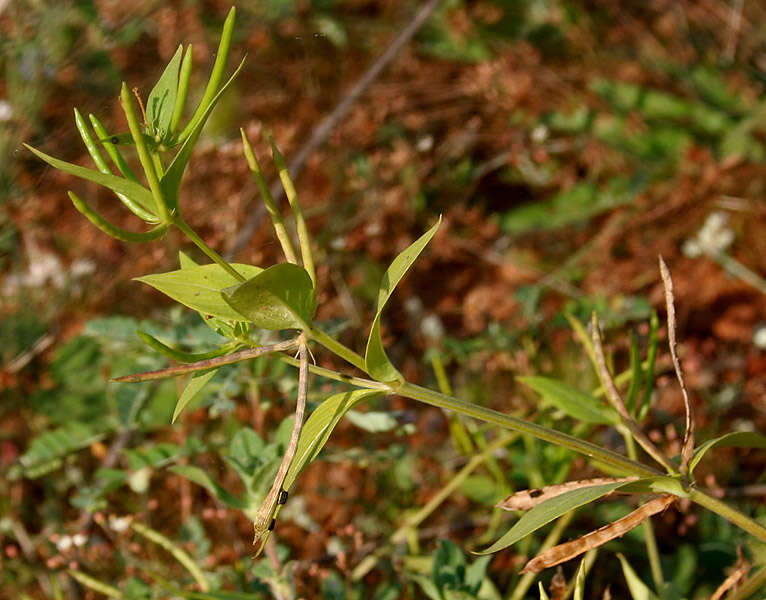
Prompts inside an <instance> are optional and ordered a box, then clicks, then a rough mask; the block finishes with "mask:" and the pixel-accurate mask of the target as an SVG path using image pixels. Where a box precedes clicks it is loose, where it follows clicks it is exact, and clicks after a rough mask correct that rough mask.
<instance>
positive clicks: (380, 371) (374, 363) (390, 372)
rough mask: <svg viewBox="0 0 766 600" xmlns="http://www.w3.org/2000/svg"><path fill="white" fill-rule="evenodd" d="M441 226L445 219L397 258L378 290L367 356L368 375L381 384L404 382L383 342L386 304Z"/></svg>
mask: <svg viewBox="0 0 766 600" xmlns="http://www.w3.org/2000/svg"><path fill="white" fill-rule="evenodd" d="M440 224H441V217H439V221H438V222H437V223H436V224H435V225H434V226H433V227H431V229H429V230H428V231H426V232H425V233H424V234H423V235H422V236H420V237H419V238H418V239H417V240H415V241H414V242H413V243H412V244H411V245H410V246H409V247H408V248H407V249H406V250H404V251H403V252H402V253H401V254H399V256H397V257H396V258H395V259H394V260H393V261H392V262H391V265H390V266H389V267H388V269H387V270H386V272H385V273H384V274H383V280H382V281H381V284H380V289H379V290H378V305H377V310H376V312H375V319H373V321H372V328H371V329H370V337H369V339H368V340H367V350H366V352H365V355H364V362H365V365H366V369H367V372H368V373H369V374H370V375H371V376H372V377H373V378H375V379H377V380H378V381H394V380H401V379H402V376H401V374H400V373H399V371H397V370H396V367H394V365H393V364H392V363H391V361H390V360H389V359H388V356H387V355H386V351H385V349H384V348H383V340H382V338H381V335H380V316H381V314H382V313H383V309H384V308H385V306H386V302H388V299H389V298H390V297H391V294H393V292H394V289H396V286H397V284H398V283H399V282H400V281H401V279H402V277H404V274H405V273H406V272H407V271H408V270H409V268H410V267H411V266H412V263H414V262H415V259H416V258H417V257H418V256H419V255H420V253H421V252H422V251H423V249H424V248H425V247H426V245H427V244H428V242H430V241H431V238H432V237H433V236H434V234H435V233H436V230H437V229H439V225H440Z"/></svg>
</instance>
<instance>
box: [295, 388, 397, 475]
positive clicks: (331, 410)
mask: <svg viewBox="0 0 766 600" xmlns="http://www.w3.org/2000/svg"><path fill="white" fill-rule="evenodd" d="M382 395H383V394H382V392H378V391H375V390H354V391H351V392H344V393H341V394H334V395H332V396H330V397H329V398H327V400H325V401H324V402H322V404H320V405H319V406H317V407H316V408H315V409H314V412H312V413H311V416H309V418H308V419H307V420H306V423H304V425H303V429H302V430H301V437H300V439H299V440H298V448H297V449H296V451H295V457H294V458H293V462H292V464H291V465H290V469H289V470H288V471H287V476H286V477H285V481H284V483H283V484H282V487H283V488H284V489H285V490H289V489H290V488H291V487H292V485H293V483H294V482H295V478H296V477H298V475H299V474H300V472H301V471H302V470H303V469H304V468H305V467H306V466H307V465H308V464H309V463H310V462H312V461H313V460H314V459H315V458H316V457H317V455H318V454H319V452H320V451H321V450H322V448H323V447H324V445H325V444H326V443H327V440H328V439H329V438H330V434H331V433H332V431H333V429H335V426H336V425H337V424H338V421H340V419H341V417H343V415H345V414H346V413H347V412H348V411H349V410H351V409H352V408H354V407H355V406H358V405H359V403H360V402H363V401H365V400H371V399H372V398H375V397H377V396H382Z"/></svg>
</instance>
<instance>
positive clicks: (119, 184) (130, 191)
mask: <svg viewBox="0 0 766 600" xmlns="http://www.w3.org/2000/svg"><path fill="white" fill-rule="evenodd" d="M24 146H25V147H26V148H27V149H28V150H29V151H30V152H32V153H33V154H35V155H36V156H37V157H38V158H40V159H42V160H44V161H45V162H47V163H48V164H49V165H50V166H52V167H54V168H56V169H59V170H60V171H64V172H65V173H69V174H70V175H74V176H75V177H79V178H80V179H85V180H87V181H92V182H93V183H97V184H99V185H103V186H104V187H105V188H109V189H110V190H112V191H113V192H116V193H120V194H125V195H126V196H128V197H129V198H130V199H131V200H134V201H135V202H137V203H138V204H140V205H141V206H142V207H144V208H145V209H147V210H148V211H149V212H152V213H153V210H152V209H153V207H154V199H153V198H152V193H151V192H150V191H149V190H147V189H146V188H145V187H144V186H142V185H141V184H138V183H136V182H134V181H130V180H128V179H124V178H122V177H117V176H116V175H110V174H107V173H99V172H98V171H94V170H93V169H88V168H86V167H81V166H79V165H74V164H72V163H69V162H66V161H64V160H60V159H58V158H55V157H53V156H50V155H48V154H45V152H41V151H40V150H37V149H36V148H33V147H32V146H30V145H29V144H24Z"/></svg>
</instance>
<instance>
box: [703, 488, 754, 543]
mask: <svg viewBox="0 0 766 600" xmlns="http://www.w3.org/2000/svg"><path fill="white" fill-rule="evenodd" d="M689 500H691V501H692V502H696V503H697V504H699V505H700V506H704V507H705V508H707V509H708V510H709V511H712V512H714V513H715V514H717V515H720V516H721V517H723V518H724V519H726V520H727V521H729V522H730V523H733V524H734V525H736V526H737V527H739V528H741V529H744V530H745V531H747V532H748V533H749V534H750V535H752V536H753V537H755V538H758V539H759V540H760V541H762V542H766V527H764V526H763V525H761V524H760V523H758V522H757V521H755V520H754V519H751V518H750V517H748V516H747V515H746V514H744V513H741V512H739V511H738V510H737V509H735V508H732V507H731V506H729V505H728V504H726V503H725V502H721V501H720V500H719V499H718V498H714V497H713V496H709V495H708V494H706V493H705V492H703V491H702V490H699V489H696V488H692V489H690V490H689Z"/></svg>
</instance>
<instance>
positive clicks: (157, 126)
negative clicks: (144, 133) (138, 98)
mask: <svg viewBox="0 0 766 600" xmlns="http://www.w3.org/2000/svg"><path fill="white" fill-rule="evenodd" d="M182 54H183V46H182V45H179V46H178V50H176V53H175V54H174V55H173V58H171V59H170V62H169V63H168V65H167V66H166V67H165V70H164V71H163V72H162V75H161V76H160V78H159V79H158V80H157V83H156V85H155V86H154V88H152V91H151V92H149V97H148V98H147V100H146V118H147V119H148V121H149V123H148V125H149V127H150V128H151V131H152V132H153V133H154V135H155V136H156V137H158V138H159V139H161V140H165V139H167V138H168V137H169V134H170V122H171V119H172V118H173V111H174V109H175V107H176V96H177V95H178V70H179V68H180V66H181V56H182Z"/></svg>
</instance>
